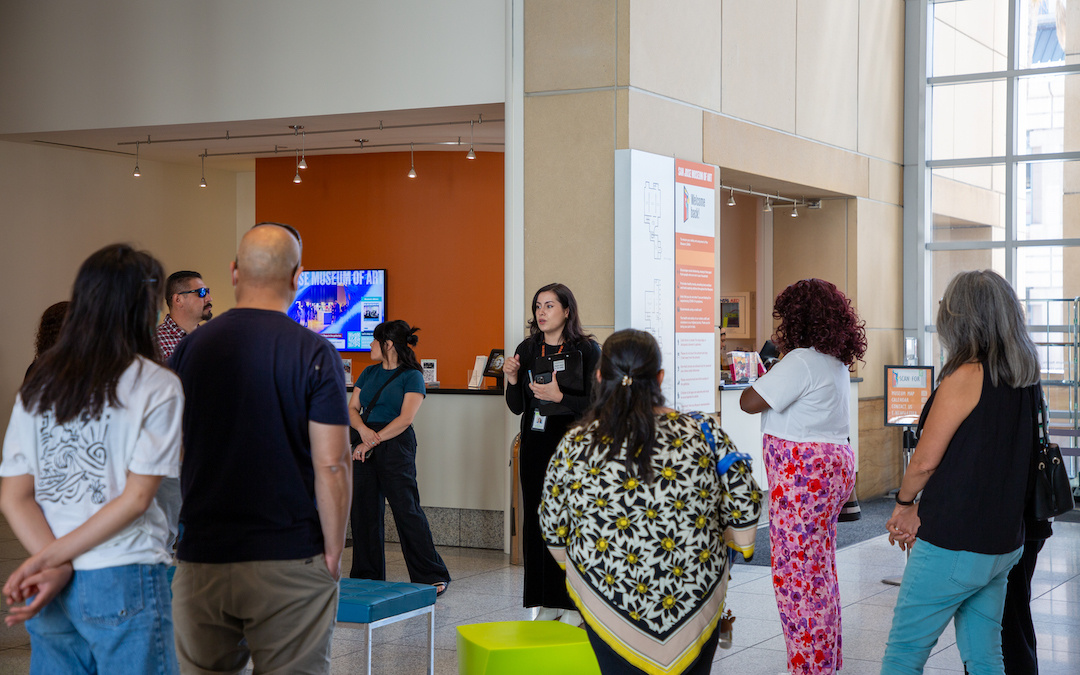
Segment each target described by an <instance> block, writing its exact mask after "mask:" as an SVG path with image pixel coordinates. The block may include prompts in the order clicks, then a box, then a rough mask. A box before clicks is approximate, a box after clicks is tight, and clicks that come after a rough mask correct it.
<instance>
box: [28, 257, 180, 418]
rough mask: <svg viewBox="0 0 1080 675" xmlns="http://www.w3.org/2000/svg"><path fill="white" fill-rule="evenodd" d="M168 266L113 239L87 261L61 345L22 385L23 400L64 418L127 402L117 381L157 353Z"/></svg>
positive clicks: (45, 356) (96, 413)
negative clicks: (142, 359) (156, 333)
mask: <svg viewBox="0 0 1080 675" xmlns="http://www.w3.org/2000/svg"><path fill="white" fill-rule="evenodd" d="M163 288H164V270H163V269H162V267H161V263H160V262H158V261H157V259H155V258H154V257H153V256H152V255H150V254H149V253H146V252H144V251H136V250H135V249H133V248H132V247H131V246H128V245H127V244H113V245H111V246H106V247H105V248H103V249H101V250H100V251H97V252H96V253H94V254H93V255H91V256H90V257H89V258H87V259H86V261H85V262H84V263H83V264H82V267H80V268H79V273H78V274H77V275H76V276H75V285H74V286H73V287H72V289H71V305H70V306H69V307H68V313H67V319H66V320H65V321H64V326H63V328H61V329H60V337H59V339H58V340H57V342H56V345H55V346H54V347H53V348H52V349H50V350H49V351H47V352H45V354H43V355H42V356H41V358H40V359H39V360H38V363H37V365H36V366H34V369H33V371H31V373H30V376H29V377H27V378H26V381H25V382H23V385H22V387H21V388H20V389H19V395H20V396H21V397H22V400H23V406H25V408H26V409H27V410H28V411H31V412H36V413H38V414H43V413H45V412H47V411H49V410H50V409H52V410H54V411H55V414H56V421H57V423H59V424H63V423H65V422H68V421H70V420H72V419H75V418H76V417H77V416H79V415H86V416H88V417H91V418H93V417H99V416H100V415H101V412H102V410H103V409H104V408H105V406H106V405H110V406H116V405H122V404H123V402H122V401H120V400H119V399H118V398H117V395H116V384H117V382H118V381H119V380H120V376H121V375H122V374H123V373H124V371H125V370H127V367H128V366H129V365H131V362H132V361H133V360H134V359H135V358H136V356H144V357H146V358H148V359H150V360H152V361H156V360H157V349H156V347H155V346H154V323H155V321H156V319H157V312H158V307H160V306H161V300H162V295H163V294H162V289H163Z"/></svg>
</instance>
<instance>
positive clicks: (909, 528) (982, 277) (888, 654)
mask: <svg viewBox="0 0 1080 675" xmlns="http://www.w3.org/2000/svg"><path fill="white" fill-rule="evenodd" d="M937 329H938V336H939V338H940V340H941V345H942V348H943V349H944V350H945V352H946V354H947V358H946V361H945V365H944V366H943V367H942V369H941V377H940V379H939V382H938V388H937V391H935V392H934V394H933V395H932V396H931V397H930V400H929V401H927V403H926V407H925V408H924V410H923V413H922V418H921V419H920V421H919V424H920V426H921V427H922V433H921V435H920V437H919V443H918V447H917V448H916V449H915V453H914V455H913V456H912V458H911V462H910V464H909V466H908V469H907V473H906V474H905V475H904V479H903V481H902V483H901V485H900V489H899V491H897V493H896V507H895V509H894V510H893V515H892V518H890V519H889V521H888V523H887V524H886V527H887V528H888V531H889V541H890V543H896V542H898V543H899V544H900V548H902V549H905V548H910V550H911V555H910V558H909V559H908V563H907V567H906V569H905V570H904V579H903V582H902V583H901V585H900V595H899V597H898V598H897V601H896V609H895V611H894V613H893V624H892V630H891V632H890V633H889V641H888V645H887V646H886V649H885V658H884V660H883V663H882V667H881V672H882V673H883V674H892V673H919V672H922V669H923V666H924V665H925V663H926V659H927V657H929V655H930V650H931V648H932V647H933V646H934V644H935V643H936V642H937V639H938V636H940V635H941V632H942V631H943V630H944V629H945V626H946V625H947V624H948V623H949V621H950V619H954V617H955V625H956V642H957V646H958V647H959V648H960V656H961V657H962V658H963V660H964V665H965V666H966V668H967V670H968V672H970V673H980V674H983V673H1004V667H1003V664H1002V656H1001V615H1002V607H1003V605H1004V602H1005V583H1006V580H1007V578H1008V575H1009V570H1011V569H1012V567H1013V565H1015V564H1016V562H1017V560H1019V559H1020V554H1021V551H1022V549H1023V546H1024V501H1025V496H1026V494H1027V486H1028V471H1029V468H1030V464H1031V456H1032V452H1033V443H1034V440H1035V432H1036V430H1035V425H1034V415H1035V410H1036V408H1035V406H1036V405H1037V403H1036V401H1037V399H1036V397H1037V396H1041V391H1040V390H1039V388H1038V383H1039V362H1038V357H1037V355H1036V352H1035V345H1034V344H1033V343H1032V341H1031V338H1030V337H1029V336H1028V332H1027V328H1026V327H1025V325H1024V314H1023V310H1022V309H1021V307H1020V301H1019V300H1018V299H1017V297H1016V293H1015V292H1014V291H1013V289H1012V287H1011V286H1009V283H1008V282H1007V281H1005V279H1003V278H1002V277H1001V276H1000V275H998V274H996V273H995V272H992V271H990V270H986V271H981V272H978V271H973V272H961V273H960V274H958V275H956V277H954V278H953V279H952V281H950V282H949V285H948V287H947V288H946V289H945V296H944V297H943V298H942V300H941V306H940V308H939V310H938V318H937ZM920 492H922V498H921V499H919V500H918V501H916V499H917V497H918V495H919V493H920ZM916 538H917V539H918V544H917V545H916V544H915V541H916Z"/></svg>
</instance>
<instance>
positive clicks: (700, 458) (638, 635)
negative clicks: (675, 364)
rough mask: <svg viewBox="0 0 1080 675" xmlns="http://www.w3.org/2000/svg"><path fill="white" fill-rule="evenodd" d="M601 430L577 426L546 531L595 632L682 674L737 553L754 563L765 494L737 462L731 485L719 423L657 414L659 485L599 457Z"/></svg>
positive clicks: (562, 451)
mask: <svg viewBox="0 0 1080 675" xmlns="http://www.w3.org/2000/svg"><path fill="white" fill-rule="evenodd" d="M594 428H595V424H594V425H590V426H589V427H587V428H581V427H578V428H572V429H570V431H569V432H568V433H567V434H566V436H565V437H564V438H563V440H562V442H561V443H560V444H559V447H558V449H557V450H556V452H555V455H554V457H552V459H551V463H550V464H549V465H548V469H547V476H546V478H545V481H544V494H543V501H542V502H541V504H540V528H541V530H542V532H543V535H544V539H545V541H546V542H547V545H548V549H549V550H550V551H551V554H552V555H553V556H554V557H555V560H556V561H558V562H559V564H560V565H563V566H564V567H565V568H566V584H567V587H568V589H569V591H570V597H571V598H573V600H574V603H575V604H576V605H577V607H578V609H579V610H580V611H581V614H582V616H583V617H584V618H585V620H586V621H587V622H588V624H589V626H590V627H591V628H592V629H593V630H594V631H596V632H597V633H598V634H599V635H600V636H601V637H602V638H603V639H604V641H605V642H606V643H607V644H608V645H610V646H611V647H612V649H614V650H615V651H616V652H617V653H618V654H619V655H621V656H622V657H623V658H625V659H626V660H628V661H629V662H630V663H632V664H633V665H635V666H637V667H638V668H640V669H642V670H644V671H645V672H647V673H658V674H660V673H662V674H664V675H667V674H675V673H681V672H682V671H683V670H684V669H685V668H687V667H688V666H689V665H690V664H692V663H693V661H694V659H696V658H697V655H698V654H699V653H700V650H701V645H702V644H704V643H705V641H706V640H708V638H709V637H710V636H711V635H712V632H713V631H714V630H716V624H717V621H718V620H719V618H720V612H721V611H722V610H723V607H724V596H725V594H726V592H727V580H728V572H729V569H728V567H729V564H730V563H729V556H728V554H727V547H730V548H732V549H735V550H736V551H739V552H741V553H742V554H743V555H744V556H745V557H746V558H747V559H749V558H750V557H751V556H752V555H753V552H754V535H755V530H756V525H757V521H758V517H759V515H760V514H761V499H762V493H761V490H760V489H759V488H758V486H757V483H756V482H755V481H754V478H753V476H752V475H751V473H750V471H749V468H748V467H747V466H746V465H745V464H743V463H742V462H736V463H735V464H733V465H732V466H731V468H730V469H729V470H728V471H727V473H726V474H725V475H724V476H723V477H722V478H721V477H720V476H718V475H717V472H716V466H717V464H716V462H717V459H718V457H722V456H724V455H726V454H727V453H730V452H736V449H735V446H734V445H733V444H732V443H731V440H730V439H729V438H728V437H727V435H726V434H724V433H723V431H722V430H720V429H719V427H717V426H715V425H711V429H712V433H713V435H714V437H715V441H716V450H715V451H714V450H713V449H712V448H711V447H710V445H709V442H708V440H707V439H706V436H705V434H704V433H703V431H702V427H701V424H699V422H698V421H697V420H695V419H694V418H693V417H691V416H689V415H686V414H681V413H677V412H672V413H667V414H663V415H658V418H657V423H656V445H655V446H654V455H653V458H652V468H653V472H654V478H653V481H652V482H651V483H649V484H646V483H644V482H642V481H641V480H639V479H638V478H635V477H633V476H630V475H628V474H627V471H626V468H625V453H626V448H625V447H624V448H623V449H622V450H621V452H620V455H619V456H618V458H617V460H616V461H612V462H608V461H605V460H604V459H603V455H604V454H606V453H605V452H604V451H603V450H602V449H599V448H598V449H597V450H595V451H591V452H590V451H589V446H590V445H591V443H592V432H593V429H594Z"/></svg>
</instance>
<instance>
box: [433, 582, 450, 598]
mask: <svg viewBox="0 0 1080 675" xmlns="http://www.w3.org/2000/svg"><path fill="white" fill-rule="evenodd" d="M431 585H432V586H434V587H435V597H436V598H437V597H439V596H441V595H442V594H443V593H445V592H446V589H448V588H450V582H449V581H436V582H435V583H433V584H431ZM440 586H442V588H439V587H440Z"/></svg>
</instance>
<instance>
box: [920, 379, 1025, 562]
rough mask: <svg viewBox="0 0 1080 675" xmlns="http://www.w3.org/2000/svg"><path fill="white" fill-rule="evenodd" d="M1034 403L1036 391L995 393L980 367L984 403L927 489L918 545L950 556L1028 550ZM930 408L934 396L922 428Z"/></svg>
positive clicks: (947, 452)
mask: <svg viewBox="0 0 1080 675" xmlns="http://www.w3.org/2000/svg"><path fill="white" fill-rule="evenodd" d="M936 393H937V392H936V391H935V395H936ZM1034 397H1035V386H1034V385H1032V386H1030V387H1024V388H1022V389H1013V388H1011V387H1009V386H1007V385H1005V384H1003V383H1002V384H1000V385H999V386H996V387H995V386H994V385H993V383H992V382H991V380H990V374H989V371H988V370H987V368H986V366H985V364H984V365H983V385H982V394H981V396H980V397H979V403H978V405H976V406H975V409H974V410H972V411H971V414H970V415H968V416H967V419H965V420H964V421H963V422H962V423H961V424H960V427H959V428H958V429H957V430H956V433H955V434H954V435H953V437H952V440H951V441H949V447H948V448H947V449H946V450H945V456H944V457H942V459H941V464H940V465H938V468H937V470H936V471H935V472H934V473H933V475H931V476H930V480H929V481H927V483H926V487H925V488H924V489H923V495H922V500H921V501H920V502H919V519H920V520H921V521H922V524H921V525H920V527H919V534H918V537H919V539H922V540H923V541H927V542H930V543H931V544H933V545H935V546H940V547H941V548H946V549H949V550H952V551H971V552H973V553H987V554H991V555H1000V554H1002V553H1009V552H1010V551H1014V550H1016V549H1017V548H1020V547H1021V546H1023V545H1024V502H1025V498H1026V496H1027V484H1028V470H1029V469H1030V467H1031V455H1032V452H1033V451H1034V447H1033V444H1034V441H1035V423H1034V417H1033V415H1034V412H1033V406H1034V401H1035V398H1034ZM933 404H934V395H931V396H930V400H929V401H927V402H926V407H925V408H924V409H923V414H922V419H921V420H920V425H921V424H922V423H923V422H924V421H925V420H926V414H927V413H928V412H929V411H930V407H931V406H932V405H933Z"/></svg>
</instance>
